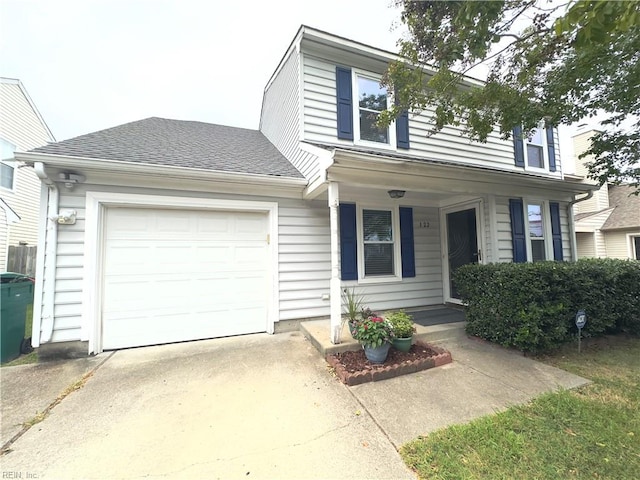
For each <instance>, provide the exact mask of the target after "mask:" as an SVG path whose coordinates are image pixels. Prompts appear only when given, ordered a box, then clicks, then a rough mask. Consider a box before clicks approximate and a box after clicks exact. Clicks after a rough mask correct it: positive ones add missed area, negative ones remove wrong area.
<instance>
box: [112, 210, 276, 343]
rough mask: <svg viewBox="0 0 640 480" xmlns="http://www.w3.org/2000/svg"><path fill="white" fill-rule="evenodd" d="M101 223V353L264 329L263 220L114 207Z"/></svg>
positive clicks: (266, 279) (236, 214)
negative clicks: (102, 229)
mask: <svg viewBox="0 0 640 480" xmlns="http://www.w3.org/2000/svg"><path fill="white" fill-rule="evenodd" d="M105 225H106V227H105V228H106V232H105V254H104V258H105V264H104V267H103V271H104V282H103V315H102V317H103V327H102V333H103V348H105V349H111V348H126V347H131V346H140V345H152V344H158V343H168V342H177V341H184V340H196V339H202V338H213V337H218V336H228V335H238V334H244V333H253V332H261V331H265V330H266V329H267V313H268V312H267V305H268V303H269V302H268V300H269V295H270V293H269V292H270V288H269V284H270V283H269V282H270V262H269V248H268V245H267V241H266V239H267V235H266V233H267V226H268V223H267V215H266V214H262V213H255V212H229V211H223V212H217V211H216V212H211V211H202V210H200V211H179V210H151V209H147V210H145V209H121V208H118V209H113V210H107V221H106V222H105ZM141 226H144V228H142V227H141Z"/></svg>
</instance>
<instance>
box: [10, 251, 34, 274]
mask: <svg viewBox="0 0 640 480" xmlns="http://www.w3.org/2000/svg"><path fill="white" fill-rule="evenodd" d="M37 250H38V248H37V247H29V246H27V245H18V246H15V245H11V246H9V257H8V259H7V271H8V272H15V273H23V274H25V275H29V276H30V277H35V276H36V254H37Z"/></svg>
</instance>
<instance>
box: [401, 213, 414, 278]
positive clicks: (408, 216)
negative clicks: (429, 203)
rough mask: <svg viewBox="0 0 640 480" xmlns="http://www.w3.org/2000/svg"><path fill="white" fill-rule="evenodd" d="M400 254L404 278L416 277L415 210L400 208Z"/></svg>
mask: <svg viewBox="0 0 640 480" xmlns="http://www.w3.org/2000/svg"><path fill="white" fill-rule="evenodd" d="M400 254H401V255H402V277H403V278H408V277H415V276H416V256H415V251H414V247H413V208H409V207H400Z"/></svg>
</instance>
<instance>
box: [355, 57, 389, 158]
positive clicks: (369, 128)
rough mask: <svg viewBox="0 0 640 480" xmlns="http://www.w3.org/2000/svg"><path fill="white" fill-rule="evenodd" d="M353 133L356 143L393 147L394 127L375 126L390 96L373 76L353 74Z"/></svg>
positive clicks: (377, 78)
mask: <svg viewBox="0 0 640 480" xmlns="http://www.w3.org/2000/svg"><path fill="white" fill-rule="evenodd" d="M352 84H353V98H354V99H356V101H355V102H353V106H354V112H353V118H354V120H355V121H354V122H353V123H354V133H355V140H356V142H364V143H375V144H377V145H380V144H383V145H395V141H396V140H395V126H394V124H392V125H389V126H388V127H386V128H380V127H378V126H377V122H378V118H379V117H380V113H382V112H383V111H384V110H386V109H387V106H388V105H389V101H390V98H391V95H390V94H389V93H388V92H387V89H386V88H385V87H383V86H381V85H380V78H379V77H376V76H374V75H368V74H363V73H361V72H356V71H355V70H354V72H353V82H352Z"/></svg>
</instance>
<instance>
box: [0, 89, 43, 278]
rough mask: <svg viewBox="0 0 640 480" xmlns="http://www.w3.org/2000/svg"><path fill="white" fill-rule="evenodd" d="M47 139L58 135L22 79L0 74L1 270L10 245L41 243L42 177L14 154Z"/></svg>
mask: <svg viewBox="0 0 640 480" xmlns="http://www.w3.org/2000/svg"><path fill="white" fill-rule="evenodd" d="M47 142H55V138H53V134H52V133H51V131H50V130H49V127H47V124H46V123H45V122H44V120H43V119H42V116H41V115H40V112H38V109H37V108H36V106H35V104H34V103H33V101H32V100H31V97H29V94H28V93H27V90H26V89H25V88H24V85H23V84H22V82H20V80H17V79H14V78H1V77H0V147H1V153H2V156H1V157H0V272H6V271H7V260H8V255H9V247H10V246H19V245H28V246H33V247H35V246H36V245H37V244H38V212H39V209H40V207H39V205H40V180H39V179H38V177H37V176H36V174H35V173H34V171H33V169H32V168H30V167H27V166H26V165H24V164H23V163H20V162H17V161H15V159H14V156H13V154H14V152H15V151H26V150H31V149H33V148H36V147H39V146H41V145H45V144H46V143H47ZM23 273H27V272H23ZM29 273H31V272H29Z"/></svg>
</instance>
